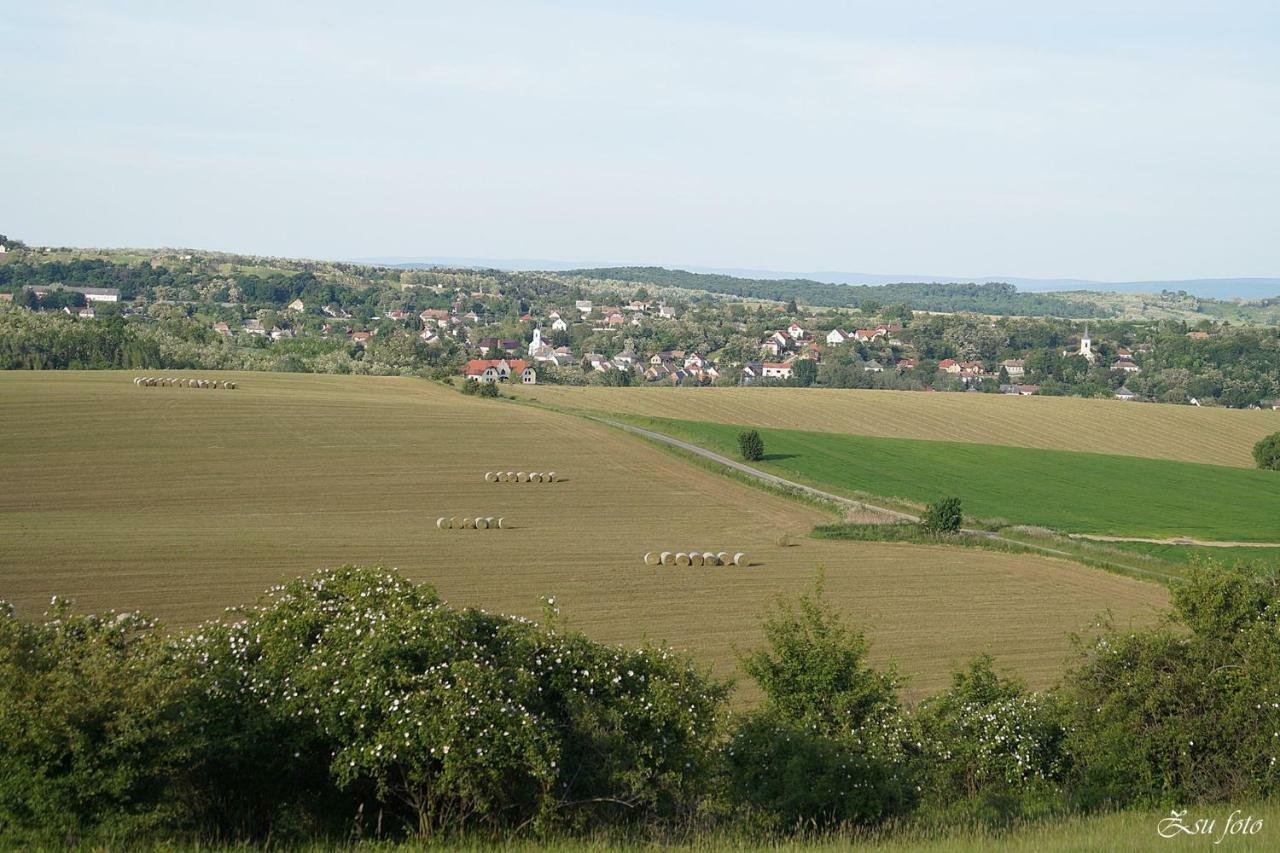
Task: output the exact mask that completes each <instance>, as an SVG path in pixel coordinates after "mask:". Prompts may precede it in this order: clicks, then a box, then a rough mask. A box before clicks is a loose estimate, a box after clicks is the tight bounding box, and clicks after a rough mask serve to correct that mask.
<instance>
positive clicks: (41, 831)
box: [0, 567, 1280, 847]
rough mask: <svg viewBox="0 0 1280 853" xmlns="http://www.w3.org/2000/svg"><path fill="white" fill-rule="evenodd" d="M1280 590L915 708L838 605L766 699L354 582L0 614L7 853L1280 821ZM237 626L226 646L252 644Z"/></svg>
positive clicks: (1200, 601)
mask: <svg viewBox="0 0 1280 853" xmlns="http://www.w3.org/2000/svg"><path fill="white" fill-rule="evenodd" d="M1278 595H1280V581H1278V580H1277V578H1276V577H1275V576H1271V575H1250V574H1248V573H1245V572H1241V571H1237V570H1230V571H1228V570H1222V569H1214V568H1205V567H1199V568H1196V569H1194V570H1193V571H1191V572H1190V573H1189V575H1188V577H1187V580H1186V582H1185V583H1183V584H1182V585H1181V586H1179V587H1177V588H1176V589H1174V591H1173V603H1174V608H1173V611H1172V612H1171V613H1170V614H1169V616H1168V618H1167V619H1166V620H1165V621H1164V622H1163V623H1161V624H1159V625H1157V626H1156V627H1155V628H1152V629H1149V630H1143V631H1123V630H1117V629H1115V628H1107V629H1106V630H1104V631H1103V633H1102V634H1101V635H1100V636H1099V637H1098V638H1097V639H1096V640H1094V641H1093V642H1091V643H1089V644H1087V645H1086V646H1085V647H1084V649H1083V657H1082V660H1081V662H1080V664H1079V665H1078V666H1077V667H1076V668H1075V669H1074V670H1073V671H1072V672H1071V673H1069V675H1068V676H1067V678H1066V679H1065V681H1064V683H1063V684H1062V685H1060V686H1059V687H1058V688H1055V689H1054V690H1053V691H1050V692H1047V693H1032V692H1029V691H1027V690H1026V689H1025V688H1024V687H1023V686H1022V685H1021V684H1020V683H1018V682H1015V681H1012V680H1009V679H1007V678H1003V677H1001V676H999V675H998V674H997V673H996V671H995V668H994V666H993V664H992V661H991V660H989V659H986V658H980V659H978V660H976V661H974V662H972V663H970V664H969V665H968V666H967V667H965V668H964V669H962V670H961V671H960V672H958V673H957V674H956V676H955V678H954V681H953V684H952V686H951V688H950V690H948V691H946V692H944V693H940V694H938V695H935V696H933V697H930V698H928V699H926V700H924V701H923V702H921V703H920V704H919V705H917V706H916V707H914V708H904V707H903V706H902V705H901V704H900V703H899V700H898V698H897V690H898V686H899V684H898V680H897V677H896V675H895V673H894V672H893V670H892V669H889V670H887V671H880V670H877V669H876V668H874V667H872V666H870V665H869V663H868V662H867V651H868V644H867V641H866V639H865V637H864V636H863V635H862V634H861V633H859V632H858V631H857V630H856V629H854V628H852V627H850V626H849V625H847V624H846V623H844V622H843V621H842V620H841V619H840V617H839V616H838V614H837V613H836V612H835V611H834V609H833V608H832V607H831V606H830V605H829V604H828V603H826V602H825V601H824V600H823V598H822V593H821V586H820V585H819V587H818V588H817V589H815V590H814V591H813V592H811V593H809V594H807V595H804V596H801V597H800V598H799V599H798V600H796V601H794V602H785V601H784V602H780V603H779V604H778V606H777V607H776V609H775V610H774V611H773V613H772V614H771V615H770V617H769V618H768V619H767V621H766V622H765V625H764V630H765V639H766V644H765V646H764V647H763V648H762V649H760V650H757V651H755V652H753V653H751V654H748V655H745V656H744V657H743V658H742V665H743V668H744V669H745V670H746V672H747V673H748V674H749V675H750V676H751V677H752V678H753V679H754V680H755V681H756V682H757V683H758V684H759V685H760V688H761V690H762V692H763V694H764V699H763V701H762V702H761V703H760V704H759V706H758V707H756V708H755V709H753V710H751V711H749V712H747V713H745V714H742V715H740V716H739V717H738V718H737V720H736V721H734V722H733V723H732V725H730V726H728V727H724V726H722V720H721V714H722V712H723V709H724V701H725V694H726V688H725V686H724V685H721V684H718V683H716V682H714V681H712V680H710V679H709V678H708V677H707V676H706V675H705V674H704V673H702V672H700V671H698V670H697V669H696V668H695V667H694V666H693V665H692V664H691V663H690V662H689V660H688V659H687V658H684V657H682V656H678V655H675V654H672V653H671V652H669V651H666V650H664V649H646V650H639V651H629V650H623V649H619V648H615V647H611V646H605V645H601V644H598V643H594V642H591V641H590V640H588V639H586V638H585V637H583V636H581V635H578V634H575V633H566V632H563V631H561V630H559V629H558V628H557V627H556V622H555V618H554V615H553V613H551V612H548V620H547V623H546V624H544V625H537V624H534V623H532V622H529V621H527V620H523V619H513V618H508V617H502V616H495V615H491V614H487V613H484V612H482V611H477V610H458V609H454V608H451V607H449V606H448V605H447V604H445V603H444V602H443V601H441V600H440V598H439V597H438V596H437V595H436V594H435V592H434V591H433V590H432V589H431V588H430V587H428V586H418V585H415V584H412V583H410V582H408V581H406V580H404V579H403V578H401V577H399V576H398V575H397V574H395V573H394V572H386V571H382V570H362V569H354V568H350V567H348V568H343V569H338V570H334V571H324V572H319V573H317V574H315V575H313V576H311V577H309V578H306V579H299V580H296V581H294V582H292V583H289V584H287V585H285V586H281V587H278V588H275V589H273V590H271V591H269V593H268V594H267V595H266V596H265V597H264V598H263V599H262V600H261V601H259V603H258V604H256V605H254V606H252V607H249V608H246V609H243V610H240V611H237V612H235V613H234V615H233V616H232V617H230V618H229V619H228V620H224V621H220V622H215V623H210V624H207V625H204V626H202V627H200V628H197V629H193V630H189V631H185V632H176V633H161V632H160V631H159V630H158V629H157V627H156V626H155V624H154V623H152V622H150V621H148V620H145V619H143V618H141V617H139V616H136V615H133V614H114V613H108V614H106V615H103V616H76V615H73V614H72V613H71V612H70V609H69V607H68V606H67V604H66V603H64V602H61V601H57V600H55V602H54V605H53V607H52V608H51V610H50V612H49V613H48V614H46V618H45V619H44V620H43V621H42V622H38V623H24V622H20V621H18V620H17V619H16V618H15V616H14V614H13V612H12V609H11V608H9V607H7V605H3V603H2V602H0V846H6V845H7V846H15V847H27V846H39V845H58V846H65V845H77V844H78V845H93V844H108V845H111V846H120V845H122V844H132V842H135V841H141V842H154V841H159V840H164V839H169V840H172V839H182V838H196V839H201V840H204V839H213V840H217V841H225V840H235V839H241V840H245V841H249V842H251V843H257V842H264V841H268V840H269V841H271V842H279V841H284V842H288V841H292V840H310V839H315V840H334V839H338V838H345V837H351V836H352V835H353V834H354V835H357V836H377V837H384V836H392V837H395V836H408V835H413V836H418V837H432V838H435V837H438V836H439V835H440V834H442V833H451V832H478V833H479V837H481V838H485V839H495V838H500V837H506V836H511V835H515V834H518V833H522V832H523V833H526V834H528V833H567V834H578V833H582V834H593V833H597V832H604V833H606V834H608V836H609V837H620V838H630V839H636V838H649V839H654V838H658V839H665V838H670V837H671V835H672V833H673V832H676V833H679V832H686V831H688V830H689V829H690V828H695V827H704V826H706V824H705V823H704V822H703V821H704V820H705V819H706V818H707V817H708V816H710V817H712V818H720V819H724V820H725V821H727V822H730V823H731V824H732V825H733V827H734V828H735V829H741V828H742V827H746V828H747V830H746V832H747V833H748V835H750V836H751V837H752V838H755V837H757V836H758V835H759V834H761V833H769V834H772V833H777V832H780V831H784V832H785V831H790V830H795V829H798V828H799V829H803V830H804V831H805V832H811V831H813V830H815V829H817V830H826V829H836V830H838V829H842V828H846V827H865V826H873V825H877V824H882V823H885V822H888V821H903V822H912V821H914V822H918V823H922V824H927V825H932V826H935V827H936V826H947V825H954V824H955V823H963V824H965V825H969V824H973V823H978V824H986V825H1003V824H1008V823H1011V822H1014V821H1018V820H1025V819H1031V818H1036V817H1038V816H1041V815H1044V814H1046V813H1050V812H1056V811H1060V810H1067V809H1074V810H1080V811H1088V810H1093V809H1098V808H1116V807H1128V806H1132V805H1144V806H1145V805H1153V806H1154V805H1160V806H1164V807H1166V808H1168V807H1170V806H1173V807H1178V808H1184V807H1186V806H1188V805H1192V804H1196V803H1210V802H1227V803H1241V802H1247V801H1255V800H1261V799H1265V798H1268V797H1273V796H1275V795H1276V794H1277V793H1280V770H1277V764H1278V762H1280V735H1277V734H1276V733H1277V732H1280V602H1278V601H1277V596H1278ZM232 620H234V621H232Z"/></svg>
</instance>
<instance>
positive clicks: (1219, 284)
mask: <svg viewBox="0 0 1280 853" xmlns="http://www.w3.org/2000/svg"><path fill="white" fill-rule="evenodd" d="M354 260H355V261H356V262H357V263H367V264H381V265H387V266H399V267H406V268H410V269H425V268H430V267H473V268H476V269H496V270H525V271H529V270H545V271H548V272H572V273H580V274H583V275H588V274H591V273H592V272H593V271H616V270H619V269H650V270H656V269H662V268H661V267H631V266H625V267H618V266H609V267H597V266H593V265H592V264H590V263H583V262H571V261H551V260H546V259H537V258H501V259H497V258H459V257H424V258H413V257H400V258H391V257H389V258H355V259H354ZM684 269H685V270H687V271H688V272H692V273H700V274H703V275H712V276H728V277H731V278H737V279H744V280H747V281H794V282H800V281H808V282H814V283H820V284H848V285H860V286H864V287H866V286H871V287H875V286H883V285H887V284H902V283H914V284H981V283H987V282H999V283H1004V284H1012V285H1013V286H1015V287H1016V288H1018V290H1019V291H1022V292H1025V293H1051V292H1054V291H1064V290H1074V291H1081V290H1084V291H1093V292H1096V293H1159V292H1161V291H1163V290H1171V291H1185V292H1186V293H1189V294H1192V295H1194V296H1199V297H1204V298H1208V299H1237V298H1239V299H1270V298H1275V297H1280V277H1275V278H1266V277H1263V278H1195V279H1168V280H1160V279H1154V280H1151V281H1093V280H1089V279H1079V278H1020V277H1015V276H999V275H983V276H954V275H926V274H892V275H881V274H876V273H859V272H837V271H820V272H779V271H776V270H753V269H738V268H733V267H700V266H690V267H685V268H684ZM672 272H680V270H672ZM600 277H601V278H614V277H615V276H613V275H602V276H600Z"/></svg>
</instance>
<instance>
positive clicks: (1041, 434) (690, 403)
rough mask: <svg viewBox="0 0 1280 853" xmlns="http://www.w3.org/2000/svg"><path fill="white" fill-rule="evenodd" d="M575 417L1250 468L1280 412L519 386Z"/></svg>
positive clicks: (998, 398)
mask: <svg viewBox="0 0 1280 853" xmlns="http://www.w3.org/2000/svg"><path fill="white" fill-rule="evenodd" d="M514 393H517V394H520V395H522V396H525V397H533V398H535V399H537V400H538V401H540V402H543V403H547V404H550V405H553V406H558V407H564V408H569V409H581V410H593V411H602V412H614V413H618V414H631V415H644V416H648V417H665V418H675V419H679V420H691V421H715V422H718V423H726V424H749V425H751V426H764V427H779V428H786V429H806V430H818V431H822V432H838V433H849V434H854V435H873V436H884V437H890V438H919V439H929V440H935V441H963V442H975V443H978V444H999V445H1007V446H1011V447H1040V448H1045V449H1049V450H1079V451H1084V452H1091V453H1112V454H1118V455H1123V456H1141V457H1146V458H1152V459H1175V460H1178V461H1182V462H1204V463H1208V464H1211V465H1232V466H1236V467H1240V468H1252V467H1253V458H1252V456H1251V452H1252V449H1253V445H1254V443H1255V442H1256V441H1257V440H1258V439H1259V438H1262V437H1263V436H1265V435H1270V434H1271V433H1273V432H1276V431H1278V430H1280V413H1277V412H1262V411H1238V410H1231V409H1200V408H1196V407H1194V406H1171V405H1149V404H1134V403H1122V402H1120V401H1117V400H1083V399H1078V398H1071V397H1007V396H1004V395H998V394H941V393H939V394H930V393H924V392H919V393H912V392H906V391H863V390H842V389H830V388H603V387H585V388H574V387H565V386H553V385H538V386H534V387H522V388H518V389H516V390H515V392H514Z"/></svg>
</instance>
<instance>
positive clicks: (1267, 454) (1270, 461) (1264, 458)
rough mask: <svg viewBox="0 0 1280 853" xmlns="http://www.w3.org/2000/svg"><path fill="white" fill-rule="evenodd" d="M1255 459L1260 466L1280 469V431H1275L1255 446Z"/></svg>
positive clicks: (1272, 469)
mask: <svg viewBox="0 0 1280 853" xmlns="http://www.w3.org/2000/svg"><path fill="white" fill-rule="evenodd" d="M1253 461H1254V462H1256V463H1257V465H1258V467H1259V468H1263V469H1266V470H1268V471H1280V432H1274V433H1272V434H1271V435H1269V436H1267V437H1266V438H1264V439H1261V440H1260V441H1259V442H1258V443H1257V444H1255V445H1254V446H1253Z"/></svg>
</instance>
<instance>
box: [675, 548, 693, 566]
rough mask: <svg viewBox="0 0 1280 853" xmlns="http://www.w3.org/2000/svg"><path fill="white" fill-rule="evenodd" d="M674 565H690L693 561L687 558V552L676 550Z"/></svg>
mask: <svg viewBox="0 0 1280 853" xmlns="http://www.w3.org/2000/svg"><path fill="white" fill-rule="evenodd" d="M676 565H677V566H691V565H693V562H692V561H691V560H690V559H689V555H688V554H686V553H685V552H684V551H677V552H676Z"/></svg>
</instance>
